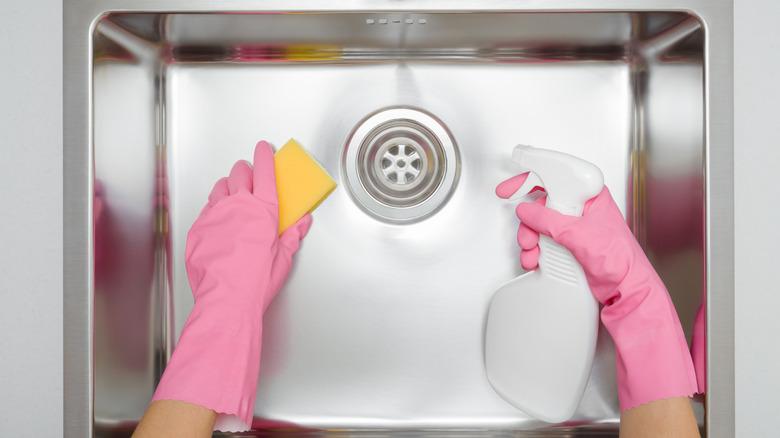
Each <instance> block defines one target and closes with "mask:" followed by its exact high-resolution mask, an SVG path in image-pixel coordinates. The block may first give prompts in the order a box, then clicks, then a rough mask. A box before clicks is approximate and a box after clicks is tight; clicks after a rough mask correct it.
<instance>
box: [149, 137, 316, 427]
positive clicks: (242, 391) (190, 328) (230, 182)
mask: <svg viewBox="0 0 780 438" xmlns="http://www.w3.org/2000/svg"><path fill="white" fill-rule="evenodd" d="M310 225H311V216H309V215H306V216H305V217H303V218H302V219H301V220H299V221H298V222H297V223H296V224H295V225H293V226H292V227H290V228H288V229H287V230H286V231H285V232H284V234H282V235H281V236H278V203H277V195H276V180H275V176H274V156H273V150H272V149H271V146H270V145H269V144H268V143H266V142H260V143H258V144H257V146H256V148H255V154H254V168H253V167H252V166H251V165H250V164H249V163H247V162H246V161H239V162H237V163H236V164H235V165H234V166H233V169H232V170H231V171H230V176H229V177H227V178H222V179H220V180H219V181H217V183H216V184H215V185H214V188H213V189H212V191H211V194H210V195H209V199H208V203H207V204H206V206H205V207H204V208H203V210H202V211H201V213H200V216H198V218H197V219H196V220H195V223H194V224H193V225H192V228H191V229H190V232H189V234H188V235H187V247H186V253H185V254H186V255H185V263H186V267H187V276H188V277H189V280H190V286H191V287H192V293H193V296H194V297H195V305H194V307H193V309H192V312H191V313H190V315H189V317H188V318H187V322H186V324H185V325H184V329H183V331H182V334H181V337H180V338H179V342H178V344H177V345H176V348H175V350H174V352H173V356H172V357H171V360H170V362H169V363H168V366H167V367H166V369H165V373H164V374H163V376H162V379H161V380H160V384H159V385H158V386H157V391H156V392H155V394H154V398H153V400H179V401H184V402H188V403H193V404H197V405H201V406H204V407H206V408H209V409H212V410H214V411H216V412H217V413H218V414H219V416H218V417H217V422H216V424H215V430H223V431H244V430H249V429H250V428H251V424H252V414H253V411H254V404H255V393H256V390H257V378H258V373H259V369H260V347H261V342H262V329H263V324H262V322H263V312H264V311H265V309H266V308H267V307H268V305H269V303H270V302H271V300H272V299H273V298H274V296H275V295H276V293H277V292H278V291H279V289H280V288H281V286H282V284H283V283H284V281H285V279H286V278H287V275H288V273H289V272H290V268H291V266H292V257H293V255H294V254H295V252H296V251H298V247H299V244H300V243H299V242H300V240H301V239H303V237H304V236H305V235H306V233H307V232H308V230H309V226H310Z"/></svg>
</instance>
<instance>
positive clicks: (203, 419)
mask: <svg viewBox="0 0 780 438" xmlns="http://www.w3.org/2000/svg"><path fill="white" fill-rule="evenodd" d="M216 419H217V413H216V412H214V411H212V410H211V409H207V408H204V407H202V406H198V405H193V404H190V403H185V402H181V401H176V400H157V401H154V402H152V403H151V404H150V405H149V407H148V408H147V409H146V413H144V416H143V418H141V422H140V423H139V424H138V427H137V428H136V429H135V432H134V433H133V437H134V438H157V437H166V438H168V437H171V438H177V437H182V438H185V437H186V438H190V437H192V438H198V437H210V436H211V433H212V431H213V430H214V421H216Z"/></svg>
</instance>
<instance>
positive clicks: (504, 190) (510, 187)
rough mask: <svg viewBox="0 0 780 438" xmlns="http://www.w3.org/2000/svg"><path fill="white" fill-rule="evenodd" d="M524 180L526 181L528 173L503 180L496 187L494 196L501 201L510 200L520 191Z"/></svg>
mask: <svg viewBox="0 0 780 438" xmlns="http://www.w3.org/2000/svg"><path fill="white" fill-rule="evenodd" d="M526 179H528V172H525V173H521V174H520V175H515V176H513V177H511V178H508V179H505V180H504V181H502V182H501V183H499V184H498V185H497V186H496V196H498V197H499V198H501V199H508V198H510V197H511V196H512V195H514V194H515V192H516V191H518V190H519V189H520V187H521V186H522V185H523V183H524V182H525V180H526Z"/></svg>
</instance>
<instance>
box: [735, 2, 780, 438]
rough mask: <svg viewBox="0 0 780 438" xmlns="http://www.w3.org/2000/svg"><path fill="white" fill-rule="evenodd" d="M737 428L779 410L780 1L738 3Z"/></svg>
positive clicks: (746, 430) (761, 430) (765, 433)
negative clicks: (779, 27) (779, 22)
mask: <svg viewBox="0 0 780 438" xmlns="http://www.w3.org/2000/svg"><path fill="white" fill-rule="evenodd" d="M734 13H735V17H734V21H735V28H734V29H735V58H734V65H735V68H734V70H735V80H734V98H735V110H736V111H735V119H734V121H735V151H734V158H735V178H736V184H735V191H736V193H735V201H736V202H735V208H736V217H735V221H736V242H735V247H736V266H735V269H736V270H735V274H736V297H735V298H736V309H735V310H736V356H737V362H736V406H737V407H736V410H737V412H736V422H737V436H739V437H745V438H747V437H750V438H761V437H776V436H778V435H779V433H778V431H777V430H776V427H777V426H776V425H775V424H774V423H775V419H776V418H777V415H778V413H780V339H779V338H780V284H779V283H780V282H779V281H778V280H779V278H778V276H777V272H778V270H780V252H779V251H780V109H778V106H779V105H780V77H779V76H780V29H778V20H780V2H778V1H777V0H737V2H736V7H735V11H734Z"/></svg>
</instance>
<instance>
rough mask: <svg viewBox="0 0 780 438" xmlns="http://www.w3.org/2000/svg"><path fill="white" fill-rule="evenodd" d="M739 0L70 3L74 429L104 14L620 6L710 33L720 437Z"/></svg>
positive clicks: (68, 342)
mask: <svg viewBox="0 0 780 438" xmlns="http://www.w3.org/2000/svg"><path fill="white" fill-rule="evenodd" d="M732 4H733V1H732V0H710V1H707V0H663V1H653V0H642V1H640V2H636V1H629V0H592V1H590V2H588V7H587V8H585V7H583V6H584V5H583V3H582V2H581V1H576V0H550V1H548V2H546V3H545V7H544V8H539V7H538V3H535V2H531V1H523V0H520V1H509V0H495V1H489V2H485V1H479V0H465V1H458V0H444V1H434V0H416V1H410V2H405V3H399V2H397V1H392V0H356V1H354V2H350V3H349V4H348V5H346V4H342V3H340V2H333V1H325V0H301V1H299V2H297V4H296V5H295V6H291V5H289V4H286V2H285V1H284V0H266V1H260V0H256V1H242V0H226V1H224V2H222V3H221V4H220V7H219V9H214V8H213V4H212V3H211V2H209V1H208V0H193V1H191V2H189V3H188V4H187V6H186V7H184V8H183V7H182V4H181V3H180V2H178V1H177V0H159V1H154V0H142V1H137V2H129V1H127V0H77V1H74V2H71V3H69V5H68V6H69V7H67V8H65V9H64V18H63V20H64V21H63V29H64V47H63V50H64V58H63V65H64V69H63V86H64V96H63V114H64V116H63V119H64V120H63V130H64V151H63V155H64V159H63V167H64V169H63V170H64V177H63V209H64V215H63V234H64V236H63V238H64V254H63V255H64V263H63V274H64V280H63V289H64V297H63V298H64V300H63V303H64V304H63V317H64V318H63V320H64V323H63V330H64V335H63V342H64V354H63V362H64V369H63V376H64V400H63V401H64V435H65V436H66V437H76V436H79V437H82V436H92V434H93V433H94V430H93V414H92V412H93V392H94V388H93V381H92V379H93V370H92V361H93V359H92V313H93V308H92V305H93V303H92V298H93V290H92V272H91V266H92V249H91V248H92V243H93V242H92V235H91V232H90V228H89V227H90V223H91V213H90V212H91V209H92V200H91V196H89V194H90V193H91V192H92V183H91V179H92V169H91V168H90V166H89V164H88V163H91V161H92V154H93V149H92V146H91V143H92V134H91V131H92V122H91V120H92V117H91V116H92V108H91V97H92V96H91V59H92V46H91V35H92V32H93V30H94V26H95V25H96V23H97V21H98V20H99V19H100V18H101V17H102V16H103V15H105V14H107V13H110V12H112V11H116V12H150V13H160V12H215V13H218V12H350V11H356V12H357V11H416V12H464V13H468V12H476V11H485V12H487V11H495V12H543V11H544V12H556V11H557V12H594V11H604V12H616V11H681V12H686V13H689V14H692V15H694V16H696V17H697V18H698V19H699V20H700V21H701V22H702V23H703V24H704V26H705V28H706V37H705V39H706V40H705V49H704V50H705V60H704V72H705V82H704V87H705V96H704V109H705V117H704V121H705V140H706V144H705V149H704V150H705V160H706V161H705V180H706V186H705V194H706V198H705V212H706V242H707V244H706V250H705V256H706V259H705V269H706V278H705V285H706V287H707V301H708V302H707V314H708V315H709V317H708V321H707V333H708V339H707V363H708V364H712V363H717V364H718V367H715V368H711V367H709V366H708V370H707V372H708V381H709V384H708V394H707V414H708V415H707V416H706V427H707V430H708V431H709V433H710V436H713V437H720V436H723V437H727V436H733V433H734V316H733V311H732V309H733V306H734V296H733V295H734V273H733V262H734V256H733V249H734V230H733V223H734V217H733V216H734V213H733V200H734V195H733V121H732V118H733V117H732V116H733V105H732V101H733V93H732V90H733V69H732V67H733V47H732V35H733V30H732V15H733V12H732V11H733V8H732V7H731V6H732Z"/></svg>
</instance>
